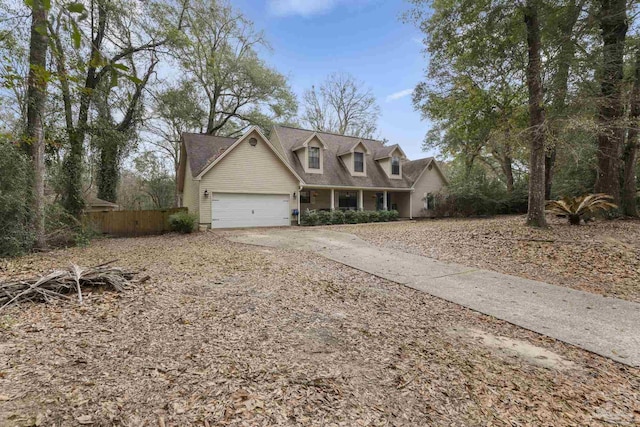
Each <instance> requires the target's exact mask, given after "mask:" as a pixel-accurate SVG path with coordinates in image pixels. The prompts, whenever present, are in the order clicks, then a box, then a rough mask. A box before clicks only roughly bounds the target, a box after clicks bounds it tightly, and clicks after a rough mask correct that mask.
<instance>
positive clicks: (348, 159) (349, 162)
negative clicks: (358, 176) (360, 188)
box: [340, 153, 353, 175]
mask: <svg viewBox="0 0 640 427" xmlns="http://www.w3.org/2000/svg"><path fill="white" fill-rule="evenodd" d="M340 158H341V159H342V161H343V162H344V165H345V166H346V167H347V169H348V170H349V173H350V174H351V175H353V155H352V154H351V153H347V154H345V155H344V156H341V157H340Z"/></svg>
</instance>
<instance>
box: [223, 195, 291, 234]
mask: <svg viewBox="0 0 640 427" xmlns="http://www.w3.org/2000/svg"><path fill="white" fill-rule="evenodd" d="M211 217H212V218H211V219H212V220H211V227H212V228H233V227H273V226H287V225H290V216H289V195H288V194H231V193H229V194H220V193H219V194H214V196H213V199H212V201H211Z"/></svg>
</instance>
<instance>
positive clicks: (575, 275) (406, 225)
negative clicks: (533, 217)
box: [334, 216, 640, 302]
mask: <svg viewBox="0 0 640 427" xmlns="http://www.w3.org/2000/svg"><path fill="white" fill-rule="evenodd" d="M524 221H525V219H524V217H522V216H504V217H496V218H491V219H438V220H422V221H416V222H399V223H384V224H362V225H348V226H338V227H334V228H335V229H336V230H339V231H344V232H349V233H353V234H356V235H358V236H359V237H361V238H362V239H364V240H367V241H369V242H371V243H374V244H376V245H379V246H388V247H392V248H395V249H399V250H402V251H406V252H409V253H414V254H418V255H424V256H427V257H430V258H435V259H439V260H442V261H449V262H457V263H460V264H464V265H468V266H474V267H480V268H485V269H487V270H493V271H497V272H500V273H506V274H513V275H515V276H521V277H525V278H527V279H533V280H540V281H543V282H547V283H551V284H554V285H560V286H569V287H571V288H574V289H580V290H583V291H587V292H593V293H597V294H601V295H607V296H612V297H616V298H622V299H626V300H629V301H635V302H640V221H637V220H635V221H632V220H624V221H622V220H617V221H596V222H590V223H588V224H586V225H581V226H579V227H576V226H570V225H568V224H567V223H566V220H563V219H558V218H554V217H548V221H549V223H550V227H549V228H548V229H532V228H529V227H526V226H525V225H524Z"/></svg>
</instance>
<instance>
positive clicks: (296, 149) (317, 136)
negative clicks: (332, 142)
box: [292, 132, 327, 151]
mask: <svg viewBox="0 0 640 427" xmlns="http://www.w3.org/2000/svg"><path fill="white" fill-rule="evenodd" d="M314 139H315V140H317V141H318V142H319V143H320V145H322V148H327V144H325V143H324V141H323V140H322V138H320V135H318V132H314V133H313V135H311V136H309V138H307V139H306V141H304V142H303V143H302V144H301V145H299V146H297V147H294V148H292V150H293V151H298V150H302V149H303V148H306V147H308V146H309V143H310V142H311V141H313V140H314Z"/></svg>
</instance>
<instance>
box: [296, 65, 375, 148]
mask: <svg viewBox="0 0 640 427" xmlns="http://www.w3.org/2000/svg"><path fill="white" fill-rule="evenodd" d="M303 104H304V113H303V116H302V120H303V122H304V123H305V124H307V125H308V126H310V127H311V128H312V129H314V130H319V131H324V132H333V133H338V134H340V135H350V136H358V137H361V138H373V137H374V136H375V133H376V130H377V127H378V123H377V122H378V118H379V117H380V107H378V105H377V103H376V98H375V96H374V95H373V93H372V92H371V90H369V89H366V88H364V85H363V84H362V82H359V81H358V80H356V79H355V78H354V77H353V76H351V75H349V74H344V73H333V74H330V75H329V76H328V77H327V79H326V80H325V81H324V82H323V83H322V84H321V85H320V88H319V89H316V88H315V86H312V87H311V89H309V90H307V91H306V92H305V93H304V95H303Z"/></svg>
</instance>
